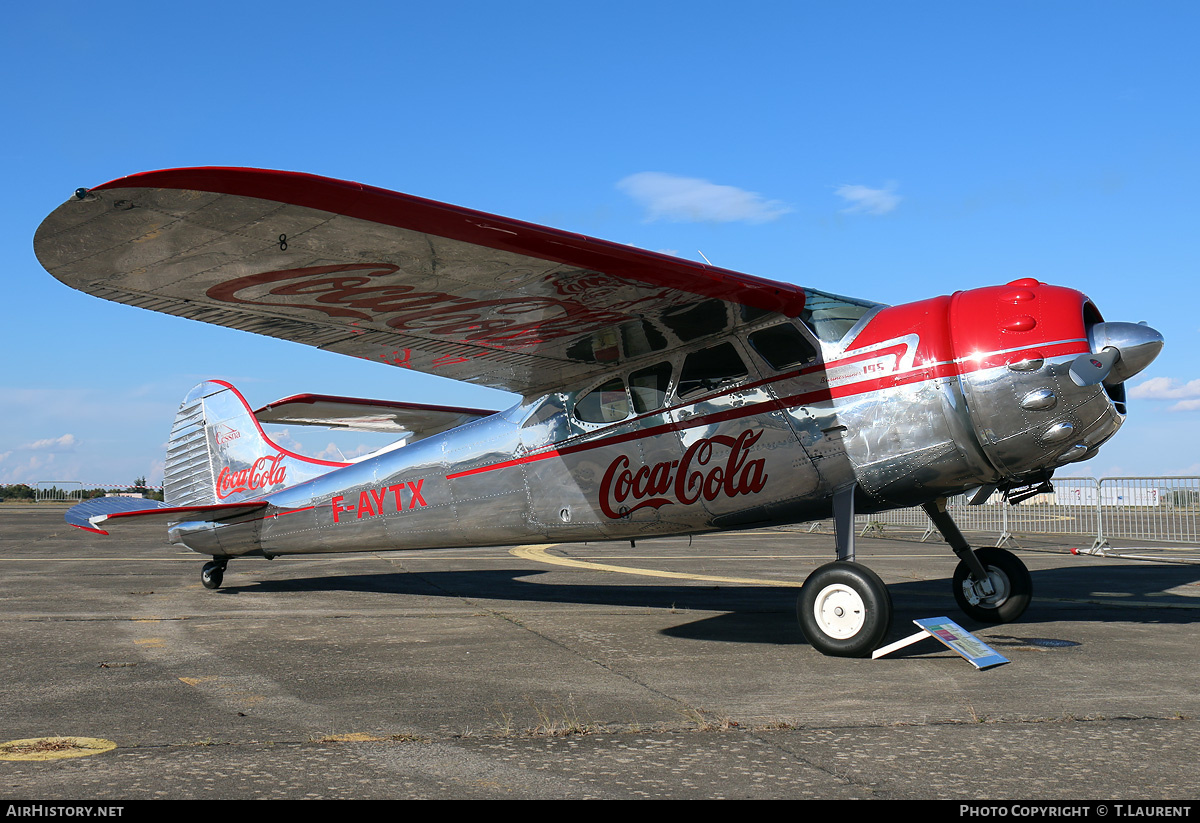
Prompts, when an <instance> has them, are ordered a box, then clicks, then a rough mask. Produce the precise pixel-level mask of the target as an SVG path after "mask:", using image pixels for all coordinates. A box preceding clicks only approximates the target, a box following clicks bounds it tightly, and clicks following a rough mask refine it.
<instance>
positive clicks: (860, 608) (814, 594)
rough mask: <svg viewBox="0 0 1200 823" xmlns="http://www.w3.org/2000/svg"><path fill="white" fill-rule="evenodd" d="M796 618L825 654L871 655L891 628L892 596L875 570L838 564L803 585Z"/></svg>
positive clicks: (838, 655) (820, 572)
mask: <svg viewBox="0 0 1200 823" xmlns="http://www.w3.org/2000/svg"><path fill="white" fill-rule="evenodd" d="M796 616H797V618H799V620H800V629H801V630H802V631H803V632H804V636H805V637H806V638H808V642H809V643H811V644H812V647H813V648H814V649H816V650H817V651H819V652H821V653H822V654H828V655H831V656H833V657H866V656H867V655H869V654H870V653H871V652H873V651H875V649H877V648H878V647H879V644H880V643H881V642H882V641H883V638H885V637H887V633H888V629H889V628H891V625H892V598H891V596H890V595H889V594H888V590H887V586H885V585H884V584H883V581H882V580H880V579H879V575H877V574H875V572H873V571H871V570H870V569H868V568H867V567H866V566H860V565H859V564H858V563H850V562H847V561H844V560H839V561H837V562H834V563H826V564H825V565H824V566H822V567H821V568H819V569H817V570H816V571H814V572H813V573H812V574H810V575H809V576H808V579H807V580H805V581H804V588H803V589H801V590H800V599H799V600H797V601H796Z"/></svg>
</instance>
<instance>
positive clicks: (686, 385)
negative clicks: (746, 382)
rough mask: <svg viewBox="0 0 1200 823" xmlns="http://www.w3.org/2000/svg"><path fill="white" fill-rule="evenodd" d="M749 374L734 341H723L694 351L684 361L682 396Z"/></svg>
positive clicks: (712, 387) (680, 386)
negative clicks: (734, 345)
mask: <svg viewBox="0 0 1200 823" xmlns="http://www.w3.org/2000/svg"><path fill="white" fill-rule="evenodd" d="M747 374H748V372H747V371H746V364H745V363H743V362H742V358H741V357H740V356H739V355H738V353H737V349H735V348H734V347H733V344H732V343H722V344H721V345H719V346H712V347H710V348H707V349H700V351H694V352H692V353H691V354H689V355H688V356H687V359H686V360H684V361H683V369H682V370H681V371H680V373H679V388H678V389H677V390H676V391H677V392H678V394H679V396H680V397H687V396H688V395H690V394H696V393H697V392H701V391H711V390H712V389H715V388H717V387H718V386H720V385H722V384H723V383H730V382H732V381H734V380H740V379H741V378H743V377H745V376H746V375H747Z"/></svg>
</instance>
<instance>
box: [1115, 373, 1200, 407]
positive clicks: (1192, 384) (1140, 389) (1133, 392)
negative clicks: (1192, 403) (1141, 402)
mask: <svg viewBox="0 0 1200 823" xmlns="http://www.w3.org/2000/svg"><path fill="white" fill-rule="evenodd" d="M1129 396H1130V397H1138V398H1153V399H1155V400H1183V399H1187V398H1193V397H1195V398H1200V380H1189V381H1188V382H1187V383H1184V384H1183V385H1182V386H1180V385H1177V384H1176V383H1175V381H1174V380H1173V379H1172V378H1170V377H1151V378H1150V379H1149V380H1147V381H1146V382H1145V383H1139V384H1137V385H1136V386H1133V387H1131V388H1130V389H1129ZM1177 405H1178V404H1177Z"/></svg>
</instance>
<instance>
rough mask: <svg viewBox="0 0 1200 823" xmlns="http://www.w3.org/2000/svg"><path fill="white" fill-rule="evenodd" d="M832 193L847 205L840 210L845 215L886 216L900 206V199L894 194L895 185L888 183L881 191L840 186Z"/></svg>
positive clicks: (862, 187) (863, 187) (865, 187)
mask: <svg viewBox="0 0 1200 823" xmlns="http://www.w3.org/2000/svg"><path fill="white" fill-rule="evenodd" d="M833 193H834V194H836V195H837V196H838V197H840V198H842V199H843V200H845V201H846V202H847V203H848V204H849V205H848V206H846V208H844V209H842V212H843V213H845V214H874V215H881V214H887V213H888V212H890V211H893V210H894V209H895V208H896V206H898V205H900V200H901V199H902V198H901V197H900V195H898V194H896V184H895V183H888V184H887V185H886V186H884V187H883V188H882V189H872V188H870V187H868V186H852V185H842V186H838V187H837V188H836V189H834V190H833Z"/></svg>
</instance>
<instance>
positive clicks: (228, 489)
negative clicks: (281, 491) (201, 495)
mask: <svg viewBox="0 0 1200 823" xmlns="http://www.w3.org/2000/svg"><path fill="white" fill-rule="evenodd" d="M286 456H287V455H285V454H282V453H280V454H275V455H272V456H270V457H260V458H258V459H257V460H255V461H254V464H253V465H252V466H250V468H248V469H242V470H241V471H236V472H231V471H230V470H229V467H228V466H226V467H225V468H223V469H221V473H220V474H219V475H217V497H219V498H220V499H222V500H224V499H225V498H226V497H229V496H230V495H231V494H238V493H240V492H248V491H257V490H259V489H268V488H270V487H271V486H277V485H279V484H280V483H283V482H284V481H285V480H286V478H287V467H286V466H281V465H280V463H282V462H283V458H284V457H286Z"/></svg>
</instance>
